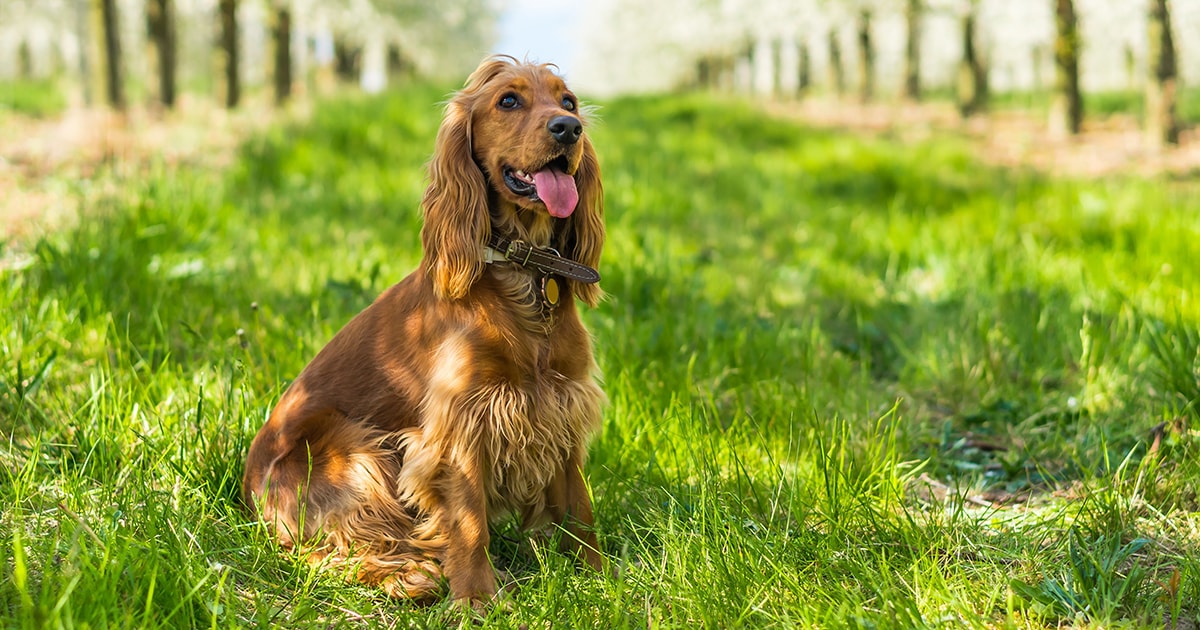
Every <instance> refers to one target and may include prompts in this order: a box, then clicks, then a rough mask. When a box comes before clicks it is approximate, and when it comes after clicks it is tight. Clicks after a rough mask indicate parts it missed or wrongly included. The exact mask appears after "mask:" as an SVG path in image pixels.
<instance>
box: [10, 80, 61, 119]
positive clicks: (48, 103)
mask: <svg viewBox="0 0 1200 630" xmlns="http://www.w3.org/2000/svg"><path fill="white" fill-rule="evenodd" d="M66 107H67V98H66V96H65V95H64V94H63V91H62V86H61V85H59V82H58V81H56V80H53V79H13V80H7V81H0V115H2V114H4V113H5V111H11V112H15V113H18V114H24V115H27V116H38V117H44V116H53V115H55V114H58V113H61V112H62V111H63V110H64V109H66Z"/></svg>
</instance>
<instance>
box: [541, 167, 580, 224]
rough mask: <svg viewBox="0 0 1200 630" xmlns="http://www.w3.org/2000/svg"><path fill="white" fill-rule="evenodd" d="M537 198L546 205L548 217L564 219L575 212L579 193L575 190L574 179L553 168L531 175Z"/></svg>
mask: <svg viewBox="0 0 1200 630" xmlns="http://www.w3.org/2000/svg"><path fill="white" fill-rule="evenodd" d="M533 183H534V185H535V186H537V195H538V198H539V199H541V200H542V202H543V203H545V204H546V209H547V210H549V211H550V216H552V217H557V218H559V219H565V218H567V217H569V216H571V213H572V212H575V205H576V204H578V203H579V191H578V190H575V178H574V177H571V176H570V175H567V174H566V173H563V172H561V171H557V170H555V169H553V168H544V169H542V170H540V171H538V172H536V173H534V174H533Z"/></svg>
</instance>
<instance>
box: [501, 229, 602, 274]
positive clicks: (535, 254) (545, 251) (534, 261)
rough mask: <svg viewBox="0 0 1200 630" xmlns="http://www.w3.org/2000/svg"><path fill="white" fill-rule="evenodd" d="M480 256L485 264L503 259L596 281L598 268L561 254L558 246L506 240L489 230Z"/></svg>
mask: <svg viewBox="0 0 1200 630" xmlns="http://www.w3.org/2000/svg"><path fill="white" fill-rule="evenodd" d="M481 256H482V259H483V262H485V263H488V264H492V263H494V262H496V261H498V260H507V261H509V262H512V263H516V264H518V265H520V266H522V267H525V268H526V269H534V270H536V271H540V272H541V273H542V274H544V275H557V276H562V277H564V278H570V279H571V280H574V281H576V282H582V283H584V284H594V283H596V282H599V281H600V272H598V271H596V270H595V269H592V268H591V267H588V266H587V265H583V264H580V263H577V262H575V261H574V260H571V259H569V258H563V256H562V255H561V254H559V253H558V250H556V249H554V248H552V247H534V246H533V245H530V244H529V243H526V242H525V241H522V240H520V239H517V240H509V239H506V238H504V237H502V236H497V235H494V234H493V235H492V238H491V240H490V241H488V244H487V247H484V248H483V251H482V253H481Z"/></svg>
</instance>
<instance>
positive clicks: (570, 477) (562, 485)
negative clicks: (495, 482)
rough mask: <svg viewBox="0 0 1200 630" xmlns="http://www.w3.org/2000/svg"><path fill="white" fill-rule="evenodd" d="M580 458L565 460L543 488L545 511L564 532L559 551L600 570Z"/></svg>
mask: <svg viewBox="0 0 1200 630" xmlns="http://www.w3.org/2000/svg"><path fill="white" fill-rule="evenodd" d="M582 459H583V458H582V456H580V455H578V454H572V455H571V456H570V457H567V460H566V462H564V464H563V469H562V470H560V471H559V474H558V475H557V477H556V478H555V479H554V481H553V482H552V483H551V485H550V487H549V488H548V489H547V497H546V498H547V501H546V503H547V506H546V507H547V508H548V509H549V511H550V516H551V518H552V519H554V522H555V523H557V524H558V525H560V526H562V527H563V528H564V529H565V530H566V531H565V532H564V533H563V535H562V538H560V539H559V540H560V548H561V550H562V551H563V552H566V553H573V554H576V555H577V557H578V558H579V559H580V560H582V561H583V562H584V563H585V564H587V565H588V566H590V567H592V568H593V569H596V570H597V571H599V570H601V568H603V558H601V556H600V544H599V543H598V542H597V541H596V532H595V529H594V528H593V516H592V500H591V498H590V497H589V496H588V489H587V483H586V482H584V479H583V461H582Z"/></svg>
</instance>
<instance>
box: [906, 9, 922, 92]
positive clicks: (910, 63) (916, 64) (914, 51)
mask: <svg viewBox="0 0 1200 630" xmlns="http://www.w3.org/2000/svg"><path fill="white" fill-rule="evenodd" d="M921 13H922V7H921V0H907V2H906V4H905V7H904V22H905V25H906V27H907V30H908V40H907V41H906V42H905V46H904V96H905V98H908V99H911V100H914V101H919V100H921Z"/></svg>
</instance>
